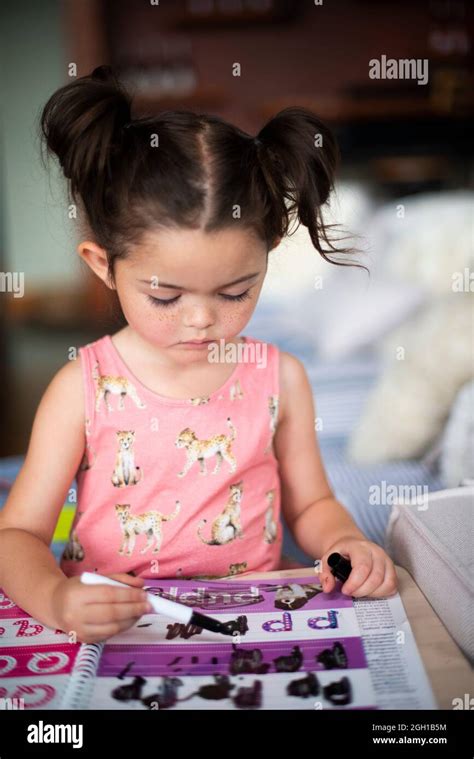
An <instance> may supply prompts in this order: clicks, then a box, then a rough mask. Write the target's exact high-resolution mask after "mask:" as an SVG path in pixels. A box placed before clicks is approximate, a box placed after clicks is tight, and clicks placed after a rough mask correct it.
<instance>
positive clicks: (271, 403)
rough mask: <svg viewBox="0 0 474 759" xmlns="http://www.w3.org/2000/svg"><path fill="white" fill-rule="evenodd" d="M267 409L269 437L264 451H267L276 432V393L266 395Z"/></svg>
mask: <svg viewBox="0 0 474 759" xmlns="http://www.w3.org/2000/svg"><path fill="white" fill-rule="evenodd" d="M268 411H269V413H270V432H271V437H270V440H269V442H268V445H267V447H266V448H265V451H264V453H268V452H269V450H270V448H271V447H272V443H273V436H274V435H275V432H276V427H277V419H278V395H269V396H268Z"/></svg>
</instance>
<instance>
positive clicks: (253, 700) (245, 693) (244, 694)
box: [232, 680, 262, 709]
mask: <svg viewBox="0 0 474 759" xmlns="http://www.w3.org/2000/svg"><path fill="white" fill-rule="evenodd" d="M232 701H233V702H234V705H235V706H238V707H239V708H240V709H253V708H259V707H261V705H262V683H261V681H260V680H254V682H253V684H252V685H250V686H242V687H241V688H239V690H238V691H237V695H236V696H234V697H233V698H232Z"/></svg>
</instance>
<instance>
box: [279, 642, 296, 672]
mask: <svg viewBox="0 0 474 759" xmlns="http://www.w3.org/2000/svg"><path fill="white" fill-rule="evenodd" d="M273 662H274V664H275V671H276V672H297V671H298V670H299V668H300V667H301V665H302V664H303V654H302V653H301V649H300V647H299V646H293V648H292V649H291V654H289V656H277V658H276V659H273Z"/></svg>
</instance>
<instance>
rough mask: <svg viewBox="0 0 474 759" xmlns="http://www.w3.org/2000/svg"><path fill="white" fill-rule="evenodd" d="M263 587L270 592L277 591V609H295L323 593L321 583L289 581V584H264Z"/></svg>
mask: <svg viewBox="0 0 474 759" xmlns="http://www.w3.org/2000/svg"><path fill="white" fill-rule="evenodd" d="M262 589H263V590H264V591H265V592H267V593H269V592H275V591H276V593H275V609H283V610H285V611H295V610H296V609H301V608H302V607H303V606H306V604H307V603H308V601H309V600H310V599H311V598H314V596H316V595H318V593H322V592H323V589H322V587H321V585H316V584H314V585H313V584H306V583H304V584H302V585H300V584H299V583H297V582H295V583H289V584H287V585H264V586H262Z"/></svg>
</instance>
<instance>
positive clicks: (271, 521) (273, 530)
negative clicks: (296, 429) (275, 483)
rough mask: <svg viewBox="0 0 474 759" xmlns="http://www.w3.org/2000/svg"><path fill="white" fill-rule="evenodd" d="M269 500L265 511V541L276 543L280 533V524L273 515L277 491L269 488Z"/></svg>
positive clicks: (267, 494)
mask: <svg viewBox="0 0 474 759" xmlns="http://www.w3.org/2000/svg"><path fill="white" fill-rule="evenodd" d="M265 495H266V496H267V500H268V506H267V510H266V512H265V527H264V528H263V539H264V541H265V543H274V542H275V540H276V537H277V533H278V525H277V523H276V522H275V518H274V515H273V502H274V500H275V491H274V490H267V492H266V494H265Z"/></svg>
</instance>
